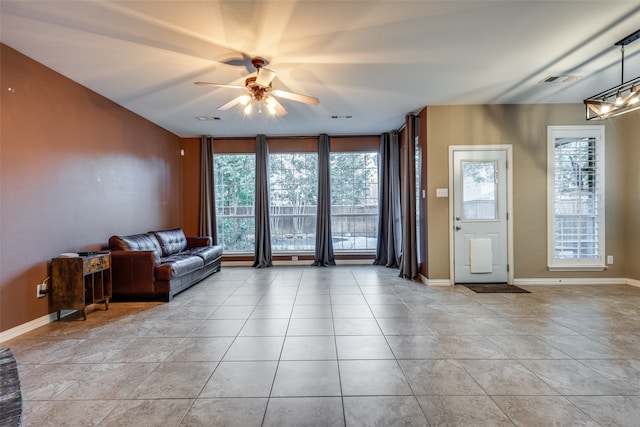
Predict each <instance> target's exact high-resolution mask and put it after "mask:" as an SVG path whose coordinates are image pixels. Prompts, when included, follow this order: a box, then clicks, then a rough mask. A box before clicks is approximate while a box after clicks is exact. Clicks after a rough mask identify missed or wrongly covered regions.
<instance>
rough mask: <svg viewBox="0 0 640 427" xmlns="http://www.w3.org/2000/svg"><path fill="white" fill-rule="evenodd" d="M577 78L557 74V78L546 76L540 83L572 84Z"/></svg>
mask: <svg viewBox="0 0 640 427" xmlns="http://www.w3.org/2000/svg"><path fill="white" fill-rule="evenodd" d="M578 78H579V76H576V75H571V74H559V75H557V76H548V77H546V78H544V79H542V80H541V81H540V83H572V82H575V81H576V80H578Z"/></svg>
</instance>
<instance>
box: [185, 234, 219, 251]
mask: <svg viewBox="0 0 640 427" xmlns="http://www.w3.org/2000/svg"><path fill="white" fill-rule="evenodd" d="M211 245H213V240H212V239H211V237H209V236H198V237H187V249H191V248H199V247H202V246H211Z"/></svg>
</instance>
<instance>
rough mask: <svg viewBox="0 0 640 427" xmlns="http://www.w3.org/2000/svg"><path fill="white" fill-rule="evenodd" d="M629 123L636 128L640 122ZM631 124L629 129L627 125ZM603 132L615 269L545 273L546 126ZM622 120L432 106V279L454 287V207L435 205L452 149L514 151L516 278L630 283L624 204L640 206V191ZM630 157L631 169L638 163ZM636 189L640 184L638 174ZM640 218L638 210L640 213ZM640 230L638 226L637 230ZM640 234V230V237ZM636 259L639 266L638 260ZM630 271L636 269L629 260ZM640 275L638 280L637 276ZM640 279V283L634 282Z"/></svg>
mask: <svg viewBox="0 0 640 427" xmlns="http://www.w3.org/2000/svg"><path fill="white" fill-rule="evenodd" d="M632 114H635V117H633V118H631V117H630V118H629V119H628V120H631V121H633V120H634V119H635V121H636V122H637V121H638V120H637V119H638V116H639V115H640V114H637V113H632ZM628 120H627V122H628ZM584 124H603V125H605V147H606V152H605V157H606V189H605V194H606V196H605V197H606V253H607V255H614V259H615V260H619V262H618V261H616V262H615V264H613V265H611V266H609V268H608V269H607V270H606V271H603V272H589V273H585V272H549V271H548V270H547V258H546V256H547V238H546V236H547V210H546V206H547V191H546V185H547V181H546V179H547V167H546V164H547V160H546V156H547V148H546V144H547V135H546V132H547V126H548V125H584ZM625 127H629V128H632V127H633V129H635V134H634V135H635V141H636V142H637V141H638V132H639V131H638V127H637V125H633V126H632V125H628V126H625V120H621V118H617V119H610V120H606V121H603V122H593V123H591V122H587V121H586V120H585V118H584V106H583V105H580V104H545V105H472V106H430V107H429V116H428V119H427V139H428V145H427V157H428V159H427V168H428V173H427V179H428V187H427V198H428V200H427V203H428V230H429V236H428V250H429V258H428V265H429V269H428V277H429V278H430V279H449V229H448V224H449V200H448V199H446V198H436V197H435V192H436V191H435V190H436V188H440V187H442V188H447V187H448V185H449V170H448V149H449V146H450V145H475V144H512V145H513V165H511V167H512V168H513V189H514V190H513V191H514V194H513V209H514V211H513V218H511V220H512V221H513V229H514V233H513V235H514V258H515V266H514V268H515V270H514V273H515V278H516V279H517V278H562V277H575V278H579V277H603V278H605V277H609V278H611V277H613V278H624V277H626V272H625V267H624V266H625V264H626V262H625V258H626V255H625V253H626V251H625V234H626V227H627V226H628V225H629V223H630V222H631V221H629V222H625V215H624V206H625V198H626V197H628V196H629V195H632V196H633V197H635V199H636V200H637V195H634V193H636V192H637V184H634V185H630V186H627V182H633V181H632V180H631V179H630V180H629V181H628V178H627V176H626V172H625V167H624V165H625V149H626V146H627V145H629V146H631V145H634V144H633V141H634V139H633V138H631V137H630V136H629V135H628V136H626V137H625ZM638 154H639V153H638V151H637V150H636V152H635V157H633V156H628V158H629V161H636V160H638ZM635 174H636V175H635V178H636V183H637V182H638V181H637V178H638V177H639V176H640V175H638V172H637V171H636V172H635ZM638 210H640V203H636V207H635V211H636V212H638ZM636 227H637V226H636ZM636 232H637V233H638V232H640V230H636ZM636 259H637V258H636ZM628 261H629V263H631V262H633V261H632V260H631V259H628ZM637 273H638V272H636V274H637ZM636 277H637V276H636Z"/></svg>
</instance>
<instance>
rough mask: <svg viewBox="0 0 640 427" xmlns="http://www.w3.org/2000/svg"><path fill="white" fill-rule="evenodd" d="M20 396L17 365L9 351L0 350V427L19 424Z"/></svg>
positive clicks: (20, 415)
mask: <svg viewBox="0 0 640 427" xmlns="http://www.w3.org/2000/svg"><path fill="white" fill-rule="evenodd" d="M21 418H22V394H21V393H20V377H19V376H18V365H17V364H16V359H15V358H14V357H13V353H12V352H11V349H9V348H5V349H2V350H0V427H10V426H11V427H15V426H19V425H20V424H21Z"/></svg>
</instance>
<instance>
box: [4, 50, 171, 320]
mask: <svg viewBox="0 0 640 427" xmlns="http://www.w3.org/2000/svg"><path fill="white" fill-rule="evenodd" d="M0 49H1V50H0V60H1V62H0V65H1V66H0V70H1V74H0V85H1V87H0V106H1V110H0V112H1V119H0V120H1V126H0V127H1V133H0V331H6V330H8V329H11V328H13V327H15V326H18V325H21V324H24V323H26V322H29V321H31V320H34V319H38V318H40V317H42V316H44V315H47V314H48V313H49V312H50V309H49V305H48V298H39V299H38V298H36V292H35V289H36V284H37V283H40V282H42V280H44V279H45V278H46V277H47V276H48V267H47V264H48V262H49V261H50V259H51V258H52V257H55V256H57V255H58V254H60V253H62V252H76V251H79V250H88V249H100V248H102V247H104V246H105V245H106V244H107V240H108V238H109V236H110V235H112V234H130V233H140V232H146V231H149V230H152V229H159V228H168V227H178V226H181V222H182V221H181V220H182V219H181V207H182V199H181V190H182V188H181V180H182V170H181V169H182V167H181V160H180V151H179V150H180V139H179V138H178V137H177V136H176V135H174V134H172V133H170V132H167V131H166V130H164V129H161V128H159V127H158V126H156V125H154V124H153V123H150V122H149V121H147V120H145V119H143V118H141V117H140V116H137V115H136V114H134V113H132V112H130V111H128V110H125V109H124V108H122V107H120V106H118V105H117V104H115V103H113V102H112V101H109V100H108V99H106V98H104V97H102V96H100V95H98V94H96V93H95V92H92V91H90V90H88V89H87V88H85V87H83V86H81V85H79V84H77V83H75V82H73V81H71V80H69V79H67V78H66V77H64V76H62V75H60V74H58V73H56V72H54V71H52V70H51V69H49V68H46V67H45V66H43V65H42V64H39V63H37V62H35V61H33V60H31V59H29V58H28V57H26V56H24V55H22V54H21V53H19V52H17V51H15V50H13V49H11V48H10V47H7V46H6V45H0Z"/></svg>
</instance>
